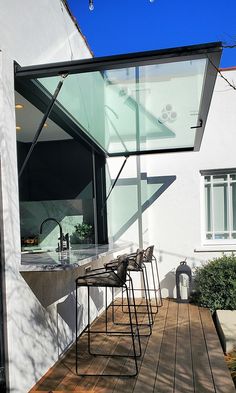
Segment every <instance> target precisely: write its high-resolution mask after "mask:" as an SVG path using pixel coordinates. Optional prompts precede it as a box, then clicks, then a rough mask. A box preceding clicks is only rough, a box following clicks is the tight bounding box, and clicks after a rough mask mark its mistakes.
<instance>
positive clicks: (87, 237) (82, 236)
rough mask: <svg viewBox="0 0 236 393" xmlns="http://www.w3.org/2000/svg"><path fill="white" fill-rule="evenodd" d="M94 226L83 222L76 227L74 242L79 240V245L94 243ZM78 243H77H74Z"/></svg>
mask: <svg viewBox="0 0 236 393" xmlns="http://www.w3.org/2000/svg"><path fill="white" fill-rule="evenodd" d="M92 236H93V226H92V225H91V224H87V223H86V222H82V223H81V224H77V225H75V232H74V234H73V238H74V240H76V239H78V242H79V243H89V242H91V241H92ZM74 243H76V241H74Z"/></svg>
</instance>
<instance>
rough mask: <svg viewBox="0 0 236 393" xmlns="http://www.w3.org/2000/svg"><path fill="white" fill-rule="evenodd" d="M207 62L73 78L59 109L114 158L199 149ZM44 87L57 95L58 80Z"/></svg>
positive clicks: (67, 83) (69, 78)
mask: <svg viewBox="0 0 236 393" xmlns="http://www.w3.org/2000/svg"><path fill="white" fill-rule="evenodd" d="M206 64H207V60H206V59H194V60H185V61H176V62H170V63H164V64H151V65H142V66H136V67H129V68H127V67H126V68H120V69H113V70H106V71H102V72H98V71H94V72H89V73H81V74H70V75H68V76H67V77H66V79H65V81H64V85H63V87H62V89H61V92H60V94H59V96H58V103H59V104H60V105H61V107H62V108H63V110H65V111H66V112H67V113H68V114H69V115H70V116H72V117H73V119H74V120H75V121H76V122H77V123H78V124H79V125H80V127H81V129H82V130H83V131H84V132H86V133H87V134H88V135H89V136H90V137H91V138H92V139H93V140H94V141H96V143H97V144H99V145H100V147H102V149H104V150H105V151H106V152H108V153H109V154H112V153H122V152H125V151H129V152H136V151H148V150H163V149H178V148H190V147H193V146H194V141H195V135H196V130H197V129H196V128H192V127H196V126H197V125H198V122H199V111H200V105H201V98H202V90H203V85H204V78H205V71H206ZM39 82H40V83H41V84H42V85H43V86H44V87H45V88H46V89H47V90H48V91H49V92H50V93H51V94H52V93H53V92H54V90H55V87H56V85H57V82H58V77H49V78H41V79H39Z"/></svg>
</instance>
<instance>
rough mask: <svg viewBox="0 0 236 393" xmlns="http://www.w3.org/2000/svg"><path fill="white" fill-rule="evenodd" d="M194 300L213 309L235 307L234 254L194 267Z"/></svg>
mask: <svg viewBox="0 0 236 393" xmlns="http://www.w3.org/2000/svg"><path fill="white" fill-rule="evenodd" d="M195 286H196V295H195V302H196V303H197V304H198V305H200V306H203V307H207V308H209V309H210V310H211V311H212V312H213V311H215V310H235V309H236V256H235V255H234V254H232V255H229V256H228V255H224V254H223V256H222V257H220V258H215V259H213V260H210V261H209V262H208V263H206V264H205V265H204V266H202V267H199V268H197V269H196V275H195Z"/></svg>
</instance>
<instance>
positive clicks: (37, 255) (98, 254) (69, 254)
mask: <svg viewBox="0 0 236 393" xmlns="http://www.w3.org/2000/svg"><path fill="white" fill-rule="evenodd" d="M132 245H133V243H128V242H120V243H110V244H103V245H94V244H93V245H91V244H90V245H84V246H83V245H78V246H77V247H74V248H73V249H70V250H66V251H62V252H56V251H44V250H38V252H37V250H35V251H32V252H28V253H22V255H21V266H20V272H53V271H65V270H70V269H77V268H79V267H80V266H84V265H86V264H89V263H92V262H93V261H97V260H98V259H100V258H103V257H106V256H108V255H111V258H112V254H114V253H117V252H121V253H122V252H124V253H125V252H132V251H133V249H132Z"/></svg>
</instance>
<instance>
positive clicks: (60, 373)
mask: <svg viewBox="0 0 236 393" xmlns="http://www.w3.org/2000/svg"><path fill="white" fill-rule="evenodd" d="M117 313H118V314H117V318H118V319H119V321H121V322H125V321H127V314H125V313H122V310H121V308H118V309H117ZM145 318H146V317H145V316H144V315H139V320H140V322H143V321H144V320H146V319H145ZM103 321H104V315H103V316H101V317H99V318H98V319H97V320H96V322H95V324H93V328H101V327H102V326H103ZM109 326H111V323H110V325H109ZM93 342H94V348H96V350H97V351H104V350H106V351H109V350H110V351H111V352H112V351H118V350H119V351H124V350H126V351H128V350H129V349H130V348H131V341H130V338H129V337H114V336H109V337H107V336H106V335H99V336H95V335H94V336H93ZM141 344H142V357H141V358H139V360H138V367H139V373H138V375H137V377H135V378H119V377H110V378H107V377H104V376H99V375H98V376H95V377H80V376H77V375H76V373H75V348H74V346H73V347H72V348H71V349H70V350H69V351H68V352H67V354H66V355H65V356H64V357H63V358H62V359H60V361H58V362H57V363H56V365H55V366H54V367H52V368H51V369H50V370H49V371H48V372H47V373H46V374H45V375H44V376H43V377H42V378H41V379H40V381H39V382H38V383H37V384H36V385H35V386H34V387H33V388H32V389H31V390H30V393H36V392H37V393H48V392H51V393H52V392H53V393H66V392H68V393H69V392H80V393H83V392H86V393H90V392H91V393H92V392H93V393H124V392H129V393H144V392H145V393H154V392H155V393H234V392H235V388H234V384H233V381H232V379H231V376H230V373H229V371H228V369H227V365H226V363H225V360H224V356H223V352H222V349H221V346H220V342H219V339H218V336H217V334H216V330H215V327H214V323H213V321H212V318H211V314H210V312H209V311H208V310H207V309H203V308H198V307H196V306H194V305H191V304H178V303H176V302H175V301H173V300H165V301H164V304H163V306H162V307H160V308H159V312H158V313H157V314H156V315H155V322H154V326H153V332H152V335H151V336H150V337H142V338H141ZM86 349H87V337H86V335H83V336H82V338H80V339H79V353H80V354H81V361H82V362H83V365H84V368H85V370H89V371H92V372H97V373H98V374H102V373H103V372H104V371H111V370H113V371H115V372H117V371H118V370H122V368H125V369H129V370H130V367H132V360H131V359H127V358H119V359H114V358H113V359H111V358H110V357H100V356H95V357H94V356H91V355H89V354H88V353H87V350H86ZM126 353H127V352H126Z"/></svg>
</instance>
